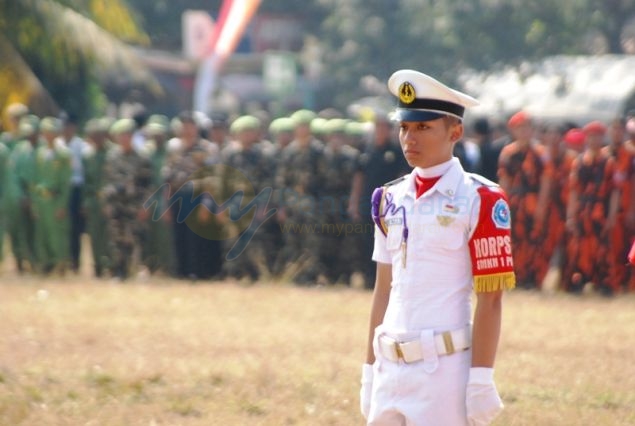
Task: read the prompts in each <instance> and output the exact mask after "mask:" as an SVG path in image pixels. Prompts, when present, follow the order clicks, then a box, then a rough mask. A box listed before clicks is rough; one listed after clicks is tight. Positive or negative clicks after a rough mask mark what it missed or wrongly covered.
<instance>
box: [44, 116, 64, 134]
mask: <svg viewBox="0 0 635 426" xmlns="http://www.w3.org/2000/svg"><path fill="white" fill-rule="evenodd" d="M40 130H41V131H43V132H51V133H59V132H61V131H62V121H61V120H60V119H59V118H55V117H44V118H43V119H42V121H40Z"/></svg>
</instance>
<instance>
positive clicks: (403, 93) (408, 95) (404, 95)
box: [399, 81, 417, 104]
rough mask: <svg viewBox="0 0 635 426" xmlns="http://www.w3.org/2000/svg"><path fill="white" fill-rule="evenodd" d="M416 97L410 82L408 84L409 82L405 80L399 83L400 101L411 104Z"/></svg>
mask: <svg viewBox="0 0 635 426" xmlns="http://www.w3.org/2000/svg"><path fill="white" fill-rule="evenodd" d="M416 97H417V95H416V93H415V88H414V87H412V84H410V82H408V81H405V82H403V83H401V85H400V86H399V100H400V101H401V102H403V103H404V104H411V103H413V102H414V100H415V98H416Z"/></svg>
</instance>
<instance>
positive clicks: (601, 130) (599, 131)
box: [582, 121, 606, 135]
mask: <svg viewBox="0 0 635 426" xmlns="http://www.w3.org/2000/svg"><path fill="white" fill-rule="evenodd" d="M582 130H584V133H585V134H587V135H590V134H596V135H603V134H605V133H606V126H605V125H604V124H602V123H601V122H599V121H592V122H590V123H588V124H587V125H586V126H584V127H583V128H582Z"/></svg>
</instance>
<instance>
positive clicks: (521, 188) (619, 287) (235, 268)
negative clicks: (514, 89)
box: [0, 104, 635, 294]
mask: <svg viewBox="0 0 635 426" xmlns="http://www.w3.org/2000/svg"><path fill="white" fill-rule="evenodd" d="M5 114H6V117H7V118H8V121H9V124H8V126H7V129H6V131H5V132H4V133H2V135H1V136H0V200H1V204H0V236H4V234H5V233H6V235H7V236H8V238H6V239H7V240H8V241H9V242H10V249H11V251H12V254H13V258H14V259H15V262H16V268H17V270H18V271H19V272H20V273H34V274H43V275H51V274H54V275H64V274H67V273H72V272H73V271H74V272H77V271H78V270H79V268H80V262H90V263H91V265H92V268H93V270H94V274H95V276H97V277H112V278H115V279H118V280H125V279H127V278H128V277H130V276H131V275H132V274H137V273H140V272H144V273H147V274H161V275H166V276H173V277H177V278H182V279H188V280H209V279H222V278H235V279H240V280H247V281H255V280H258V279H277V280H281V279H282V280H289V281H293V282H295V283H297V284H305V285H310V284H315V283H321V284H332V283H341V284H345V285H348V284H350V282H351V277H352V276H353V274H354V273H358V276H360V277H362V278H363V279H364V285H365V286H366V287H367V288H372V286H373V284H374V273H375V265H374V264H373V262H372V261H371V260H370V259H371V253H372V249H373V232H374V225H373V222H372V219H371V218H370V214H369V206H370V198H371V195H372V192H373V190H374V188H376V187H378V186H381V185H382V184H384V183H386V182H389V181H391V180H393V179H396V178H398V177H400V176H402V175H404V174H406V173H409V172H410V168H409V166H408V165H407V163H406V162H405V160H404V158H403V155H402V153H401V149H400V147H399V143H398V137H397V136H398V134H397V132H398V129H396V126H394V124H393V123H392V122H391V121H390V119H389V116H388V114H387V112H385V111H375V112H374V114H372V115H371V116H368V117H365V121H358V120H355V119H350V118H347V117H346V116H345V114H342V113H341V112H339V111H337V110H334V109H327V110H323V111H320V112H318V113H315V112H313V111H309V110H298V111H295V112H293V113H291V114H290V115H289V116H288V117H280V118H275V119H272V118H271V117H270V116H269V114H267V113H266V112H265V111H257V112H255V113H253V114H252V115H243V116H238V117H229V116H227V115H225V114H213V115H212V116H205V115H203V114H198V113H193V112H191V111H184V112H182V113H181V114H179V115H178V116H176V117H173V118H171V119H170V118H168V117H166V116H163V115H148V114H146V113H145V111H144V110H139V111H137V113H136V114H134V115H132V116H131V117H130V118H121V119H116V120H115V119H111V118H108V117H98V118H94V119H91V120H89V121H88V122H86V123H85V125H84V126H83V127H82V128H79V126H78V123H77V120H76V119H75V118H74V117H73V116H72V115H68V114H62V115H61V116H59V117H42V118H40V117H37V116H35V115H33V114H30V112H29V110H28V108H27V107H26V106H24V105H21V104H13V105H10V106H9V107H8V108H7V110H6V111H5ZM634 144H635V118H632V117H625V118H618V119H616V120H614V121H613V122H611V123H600V122H591V123H584V124H583V125H580V126H578V125H576V124H572V123H570V124H554V123H539V122H535V121H534V120H532V118H531V117H530V116H529V115H528V114H527V113H525V112H519V113H517V114H515V115H514V116H512V117H511V118H509V120H508V121H507V122H504V123H502V124H500V123H499V124H495V123H491V122H489V121H488V120H487V119H477V120H474V121H473V122H470V123H469V125H467V126H466V136H465V138H464V139H463V140H461V141H460V142H458V143H457V144H456V146H455V155H456V156H457V157H458V158H459V159H460V160H461V163H462V164H463V167H464V168H465V169H466V170H467V171H470V172H476V173H479V174H482V175H483V176H485V177H486V178H488V179H490V180H493V181H496V182H499V183H500V185H501V186H502V187H503V188H504V189H505V190H506V191H507V194H508V197H509V201H510V208H511V213H512V221H513V222H512V223H513V227H512V231H513V244H514V257H515V265H516V272H517V278H518V281H519V282H520V284H521V285H522V286H524V287H528V288H539V287H540V286H541V285H542V282H543V281H544V279H545V276H546V275H547V272H548V271H549V270H554V268H555V270H557V271H559V272H560V275H559V276H560V278H559V281H560V285H561V287H562V288H563V289H566V290H568V291H574V292H577V291H581V290H582V288H583V287H584V286H585V285H586V284H587V283H589V282H590V283H592V285H593V286H594V288H596V289H598V290H600V291H602V292H604V293H605V294H615V293H619V292H622V291H625V290H635V276H633V277H631V274H630V270H629V269H628V268H627V266H626V255H627V252H628V248H630V244H631V241H632V239H633V230H634V229H635V207H634V206H633V204H634V203H633V202H632V195H633V194H632V193H633V191H634V190H635V184H634V182H633V180H634V179H635V173H634V163H633V161H634V159H635V145H634ZM84 233H86V234H88V236H89V237H90V244H91V250H90V252H91V253H92V259H81V254H82V253H87V251H85V250H84V251H82V248H81V241H82V238H81V235H82V234H84ZM4 239H5V238H0V255H1V254H2V253H3V248H2V246H1V244H2V241H3V240H4Z"/></svg>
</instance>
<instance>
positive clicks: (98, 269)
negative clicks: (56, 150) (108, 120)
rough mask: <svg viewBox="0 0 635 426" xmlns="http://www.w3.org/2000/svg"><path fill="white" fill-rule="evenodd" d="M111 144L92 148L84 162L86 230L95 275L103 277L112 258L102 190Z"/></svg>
mask: <svg viewBox="0 0 635 426" xmlns="http://www.w3.org/2000/svg"><path fill="white" fill-rule="evenodd" d="M109 149H111V146H110V143H109V142H106V143H104V146H103V147H101V148H95V147H92V146H91V147H90V148H89V149H87V150H86V151H85V152H84V155H83V156H82V157H83V158H82V162H83V165H84V192H83V194H82V200H83V201H82V203H83V208H84V211H85V212H86V230H87V232H88V235H90V243H91V249H92V252H93V263H94V268H95V275H96V276H97V277H101V276H102V274H103V273H104V270H105V269H108V268H110V256H109V253H108V250H109V242H108V228H107V227H106V226H105V223H106V216H105V215H104V202H103V196H102V193H101V189H102V188H103V186H104V185H105V182H104V166H105V164H106V157H107V156H108V151H109Z"/></svg>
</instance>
